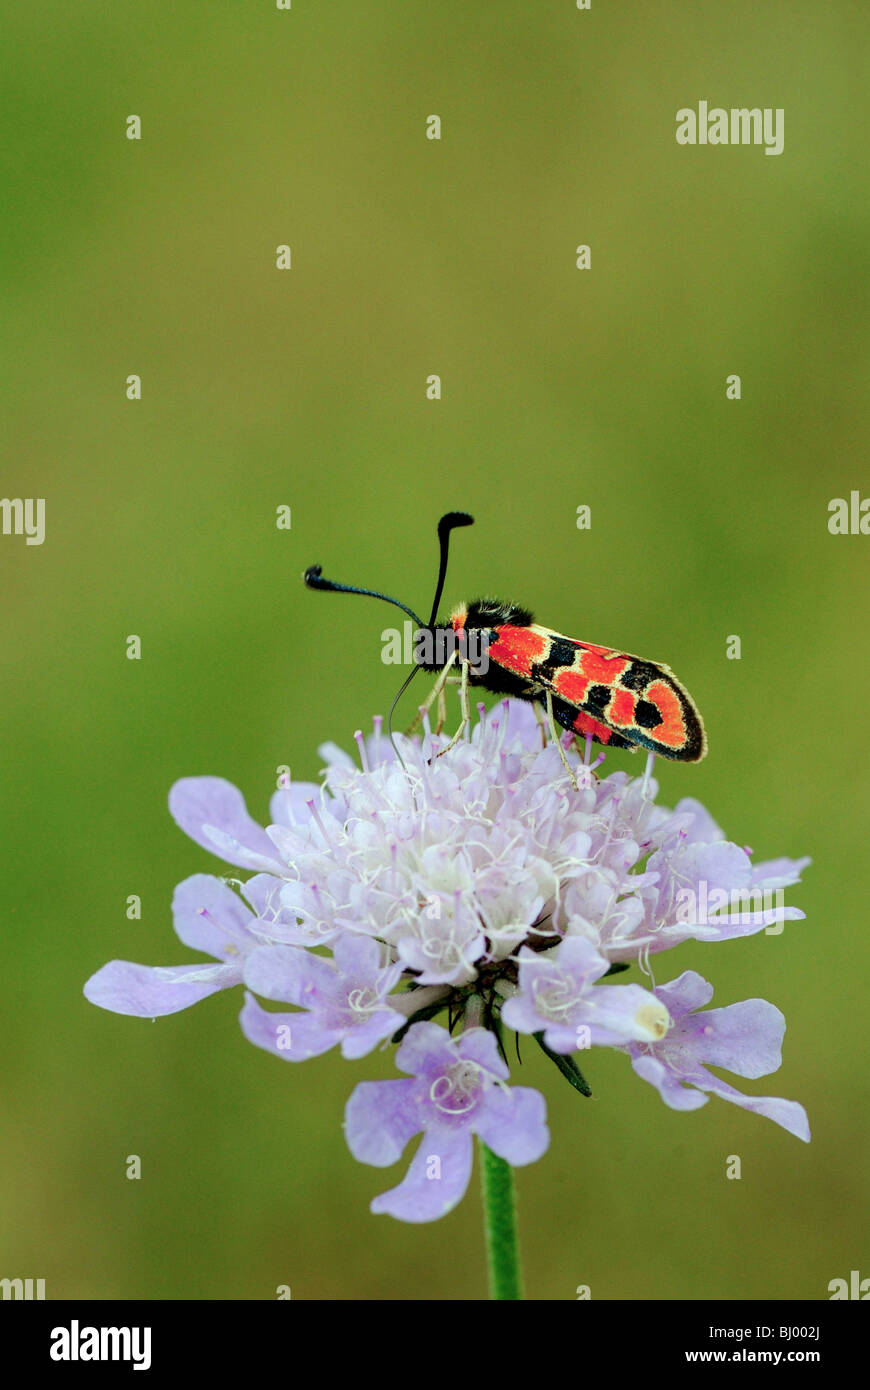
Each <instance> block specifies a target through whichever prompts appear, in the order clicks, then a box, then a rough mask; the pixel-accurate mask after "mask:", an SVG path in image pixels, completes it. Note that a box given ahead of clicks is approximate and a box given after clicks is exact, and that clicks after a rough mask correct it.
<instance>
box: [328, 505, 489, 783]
mask: <svg viewBox="0 0 870 1390" xmlns="http://www.w3.org/2000/svg"><path fill="white" fill-rule="evenodd" d="M473 524H474V517H473V516H469V515H468V512H445V513H444V516H442V518H441V520H440V521H439V522H438V544H439V546H440V551H441V554H440V560H439V564H438V582H437V583H436V585H435V597H434V598H433V600H432V613H431V615H430V618H429V623H428V627H429V628H430V629H431V628H433V627H434V626H435V619H436V618H437V616H438V605H439V603H440V602H441V595H442V593H443V592H444V581H445V579H446V578H447V559H448V552H449V549H450V532H451V531H452V530H453V529H454V528H455V527H457V526H472V525H473ZM303 579H304V580H305V583H306V584H307V585H308V588H309V589H322V590H324V592H326V593H333V594H364V595H365V596H366V597H367V598H379V599H383V601H384V603H392V604H393V605H394V606H395V607H396V608H401V610H402V612H403V613H407V615H408V617H409V618H413V619H414V622H415V623H416V624H417V628H418V629H420V628H423V627H424V626H425V624H424V623H423V621H422V620H421V619H420V618H418V617H417V614H416V613H415V612H414V611H413V609H411V608H409V607H408V606H407V604H405V603H402V602H401V601H400V600H399V599H397V598H391V597H390V595H389V594H382V593H380V592H379V591H378V590H377V589H362V588H360V587H359V585H357V584H337V583H336V582H335V580H334V579H324V577H323V570H322V568H321V566H320V565H310V566H309V567H308V569H307V570H306V571H305V574H304V575H303ZM420 669H421V667H420V666H419V665H417V664H415V665H414V667H413V669H412V670H411V671H409V673H408V675H407V676H406V678H405V680H403V682H402V684H401V685H400V687H399V689H398V691H397V693H396V698H395V699H394V701H393V703H392V705H391V706H390V712H389V714H388V716H387V732H388V734H389V736H390V742H391V743H392V745H393V751H394V753H395V755H396V757H397V758H398V760H399V763H400V764H401V767H402V769H403V770H404V772H405V775H406V776H408V777H409V780H410V774H409V773H408V769H407V766H406V765H405V760H404V758H403V757H402V755H401V753H400V752H399V746H398V744H397V743H396V740H395V738H394V737H393V712H394V710H395V708H396V705H397V704H398V703H399V700H400V699H401V697H402V696H403V695H404V693H405V691H406V690H407V689H408V686H409V685H410V684H411V681H412V680H413V679H414V677H415V676H416V674H417V672H418V671H419V670H420Z"/></svg>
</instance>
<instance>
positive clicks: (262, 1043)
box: [240, 932, 406, 1062]
mask: <svg viewBox="0 0 870 1390" xmlns="http://www.w3.org/2000/svg"><path fill="white" fill-rule="evenodd" d="M401 974H402V966H401V964H398V963H395V964H393V965H387V966H384V964H383V962H382V948H381V947H380V946H378V943H377V942H376V941H373V940H372V938H371V937H369V936H354V935H353V934H352V933H351V932H346V933H345V934H344V936H342V937H340V938H339V940H337V941H336V942H335V945H334V948H333V959H332V960H331V961H330V960H326V959H325V958H324V957H323V956H315V955H313V954H312V953H311V952H310V951H305V950H301V949H300V948H299V947H297V946H258V947H257V949H256V950H254V951H252V952H251V953H250V954H249V955H248V956H247V958H246V960H245V967H244V979H245V984H246V985H248V987H249V988H250V989H252V990H254V991H255V992H256V993H257V994H261V995H262V996H263V998H264V999H277V1000H281V1001H282V1002H284V1003H287V1004H296V1005H297V1006H298V1008H299V1009H301V1010H305V1011H306V1012H304V1013H292V1014H288V1013H267V1012H266V1010H265V1009H261V1008H260V1005H259V1004H258V1003H257V1001H256V1000H255V999H254V998H253V996H252V995H250V994H248V995H246V996H245V1006H244V1008H243V1009H242V1012H241V1015H240V1021H241V1025H242V1031H243V1033H244V1034H245V1037H246V1038H247V1039H248V1041H249V1042H252V1043H256V1044H257V1046H258V1047H264V1048H266V1050H267V1051H268V1052H274V1053H275V1055H276V1056H277V1057H282V1058H284V1060H285V1061H288V1062H303V1061H305V1060H306V1058H308V1057H317V1056H319V1055H320V1053H322V1052H327V1051H328V1050H329V1049H330V1048H331V1047H334V1046H335V1045H336V1043H341V1051H342V1054H343V1056H345V1057H347V1058H354V1057H364V1056H365V1055H366V1053H367V1052H371V1050H372V1048H373V1047H376V1046H377V1044H378V1043H379V1042H382V1041H383V1040H384V1038H388V1037H390V1035H391V1034H392V1033H395V1032H396V1030H397V1029H398V1028H401V1026H402V1024H403V1023H405V1022H406V1018H405V1015H404V1014H401V1013H399V1012H398V1011H397V1010H396V1009H393V1008H391V1007H390V1006H389V1004H387V1003H386V1002H385V999H386V996H387V995H388V994H389V992H390V990H391V989H392V988H393V986H394V985H395V984H397V983H398V980H399V978H400V976H401Z"/></svg>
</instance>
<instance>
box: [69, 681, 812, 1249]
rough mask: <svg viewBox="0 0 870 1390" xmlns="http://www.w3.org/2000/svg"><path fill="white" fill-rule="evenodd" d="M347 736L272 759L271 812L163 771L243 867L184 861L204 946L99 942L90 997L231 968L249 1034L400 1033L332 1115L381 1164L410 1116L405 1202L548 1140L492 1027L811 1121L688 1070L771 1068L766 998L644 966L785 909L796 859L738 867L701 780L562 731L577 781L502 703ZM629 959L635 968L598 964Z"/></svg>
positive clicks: (354, 1037) (194, 942)
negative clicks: (714, 997)
mask: <svg viewBox="0 0 870 1390" xmlns="http://www.w3.org/2000/svg"><path fill="white" fill-rule="evenodd" d="M481 710H482V707H481ZM357 746H358V756H359V762H356V761H354V760H353V759H351V758H350V757H349V756H348V755H347V754H346V753H344V752H342V751H341V750H339V749H337V748H335V747H334V746H332V745H329V746H327V747H326V748H324V749H322V750H321V751H322V753H323V756H324V758H325V761H326V769H325V774H324V784H323V786H322V787H321V786H319V785H316V784H313V783H302V784H298V783H291V782H289V781H285V782H284V783H282V785H281V787H280V788H279V790H278V791H277V792H276V793H275V794H274V796H273V798H272V804H271V824H269V825H268V826H267V827H266V828H265V829H264V828H262V827H261V826H259V825H257V824H256V822H255V821H254V820H252V818H251V817H250V816H249V815H248V812H247V810H246V808H245V803H244V800H243V798H242V796H241V794H240V793H239V792H238V791H237V790H236V789H235V788H234V787H232V786H230V784H229V783H227V782H225V781H223V780H222V779H221V778H216V777H194V778H185V779H183V780H182V781H180V782H178V783H176V785H175V786H174V787H173V789H172V793H171V795H170V809H171V811H172V814H173V816H174V817H175V819H176V821H177V822H178V824H179V825H180V826H181V827H182V829H184V830H185V831H186V832H187V833H188V834H189V835H190V836H191V837H192V838H193V839H194V840H196V842H197V843H198V844H200V845H202V846H203V847H204V848H205V849H207V850H209V851H210V852H211V853H213V854H220V855H222V856H223V857H224V858H225V859H226V860H227V861H228V862H229V863H231V864H233V865H235V866H236V867H237V868H240V869H243V870H246V871H248V872H249V873H250V874H251V877H249V878H248V879H247V880H246V881H245V882H239V880H237V879H227V880H220V879H217V878H213V877H212V876H209V875H205V874H199V875H195V876H194V877H193V878H191V879H187V880H185V882H184V883H182V884H180V885H179V888H178V889H177V891H176V898H175V902H174V915H175V926H176V931H177V933H178V935H179V936H180V937H181V939H182V941H184V942H185V944H187V945H188V946H191V947H193V948H195V949H198V950H202V951H205V952H207V953H209V954H211V955H212V957H214V958H216V959H217V962H218V963H217V964H216V965H211V964H203V965H186V966H178V967H169V968H166V967H164V968H158V969H154V968H151V967H147V966H142V965H134V964H132V963H130V962H120V961H115V962H112V963H111V964H110V965H107V966H105V967H103V969H102V970H100V971H98V972H97V973H96V975H94V976H93V977H92V978H91V980H89V981H88V984H87V985H86V986H85V993H86V995H87V997H88V998H89V999H91V1000H92V1001H93V1002H94V1003H97V1004H100V1005H101V1006H102V1007H104V1008H109V1009H114V1010H115V1011H117V1012H121V1013H135V1014H140V1015H145V1016H149V1015H154V1014H160V1013H171V1012H174V1011H176V1010H178V1009H181V1008H185V1007H186V1006H187V1005H189V1004H192V1003H195V1002H197V1000H199V999H201V998H204V997H205V996H206V995H208V994H211V993H214V992H216V991H217V990H219V989H222V988H225V987H227V986H231V985H236V984H244V985H245V986H246V987H247V990H248V993H247V995H246V998H245V1002H244V1006H243V1008H242V1012H241V1024H242V1028H243V1030H244V1033H245V1036H246V1037H247V1038H248V1039H249V1040H250V1041H252V1042H254V1043H255V1044H257V1045H258V1046H260V1047H263V1048H265V1049H266V1050H268V1051H271V1052H273V1053H275V1055H276V1056H278V1057H281V1058H282V1059H284V1060H289V1061H302V1060H305V1059H306V1058H308V1057H313V1056H316V1055H318V1054H319V1053H323V1052H325V1051H327V1050H328V1049H329V1048H331V1047H334V1046H338V1047H340V1048H341V1051H342V1053H343V1055H344V1057H345V1058H348V1059H356V1058H361V1057H363V1056H365V1055H366V1054H367V1053H368V1052H370V1051H371V1050H372V1048H374V1047H376V1046H378V1045H380V1046H385V1045H386V1042H387V1039H389V1038H390V1037H391V1036H394V1035H395V1036H396V1038H397V1040H401V1045H400V1047H399V1050H398V1052H397V1054H396V1061H397V1065H398V1066H399V1067H400V1068H401V1069H402V1070H404V1071H406V1072H407V1073H409V1075H408V1076H407V1077H406V1078H405V1079H402V1080H397V1081H390V1082H365V1081H364V1082H361V1083H360V1084H359V1085H358V1086H357V1088H356V1090H355V1091H354V1093H353V1095H352V1096H351V1098H350V1101H349V1102H348V1108H347V1116H346V1131H347V1138H348V1143H349V1145H350V1147H351V1150H352V1152H353V1153H354V1155H355V1156H356V1157H357V1158H360V1159H362V1160H363V1161H365V1162H369V1163H374V1164H387V1163H392V1162H394V1161H395V1160H396V1159H397V1158H398V1157H399V1155H400V1154H401V1152H402V1150H403V1149H404V1147H405V1145H406V1144H407V1142H408V1141H409V1139H410V1138H411V1137H412V1136H414V1135H416V1134H418V1133H420V1132H423V1134H424V1140H423V1142H422V1144H421V1146H420V1149H419V1150H418V1152H417V1154H416V1156H415V1158H414V1159H413V1161H412V1164H411V1167H410V1169H409V1172H408V1175H407V1176H406V1178H405V1180H404V1181H403V1182H402V1183H401V1184H400V1185H399V1187H397V1188H395V1189H393V1191H392V1192H388V1193H386V1194H384V1196H382V1197H380V1198H377V1199H376V1200H375V1202H374V1203H373V1210H376V1211H389V1212H391V1213H392V1214H393V1215H394V1216H398V1217H401V1218H402V1219H403V1220H409V1221H421V1220H430V1219H432V1218H434V1217H436V1216H439V1215H441V1214H442V1213H443V1212H445V1211H447V1210H449V1209H450V1207H452V1206H453V1205H455V1203H456V1202H457V1201H458V1200H459V1199H460V1197H461V1196H462V1193H463V1192H464V1191H465V1187H466V1185H467V1182H468V1172H469V1168H470V1163H471V1136H472V1135H473V1134H478V1135H480V1136H481V1137H482V1138H483V1139H484V1141H485V1142H486V1143H487V1144H488V1145H489V1146H490V1148H492V1149H493V1150H494V1152H495V1153H497V1154H501V1155H502V1156H503V1157H504V1158H506V1159H507V1160H508V1161H509V1162H510V1163H514V1164H521V1163H528V1162H532V1161H534V1160H535V1159H536V1158H539V1157H540V1156H541V1154H542V1153H543V1152H544V1151H545V1149H546V1147H547V1142H548V1138H547V1130H546V1126H545V1123H544V1102H543V1099H542V1097H541V1096H540V1095H538V1094H537V1092H534V1091H531V1090H529V1089H528V1088H525V1087H509V1086H508V1084H507V1082H508V1076H509V1071H508V1066H507V1062H506V1052H505V1050H504V1048H503V1045H502V1036H501V1035H502V1031H503V1030H504V1029H506V1028H510V1029H515V1030H516V1031H518V1032H524V1033H530V1034H532V1035H534V1037H535V1038H536V1039H537V1040H538V1041H539V1042H540V1043H541V1046H542V1047H543V1048H544V1050H545V1051H546V1052H547V1054H548V1055H549V1056H551V1057H553V1059H554V1060H555V1061H556V1062H557V1063H558V1064H559V1066H560V1070H563V1071H565V1073H566V1074H568V1075H570V1074H571V1073H572V1069H573V1071H574V1072H576V1075H577V1076H578V1077H579V1075H580V1074H579V1072H577V1069H576V1065H575V1063H574V1062H573V1060H571V1058H570V1054H571V1053H572V1052H573V1051H574V1050H575V1049H577V1048H578V1047H579V1048H582V1049H585V1048H588V1047H594V1046H607V1047H615V1048H620V1049H622V1050H624V1051H626V1052H628V1053H629V1055H630V1056H631V1059H632V1065H633V1066H634V1069H635V1071H636V1072H637V1073H638V1074H639V1075H640V1076H642V1077H643V1078H644V1079H645V1080H648V1081H650V1082H651V1083H652V1084H654V1085H656V1086H657V1087H658V1089H659V1091H660V1093H661V1095H662V1097H663V1099H664V1100H665V1101H666V1103H667V1104H668V1105H670V1106H672V1107H674V1108H681V1109H687V1108H693V1107H695V1106H698V1105H702V1104H704V1102H705V1099H706V1096H707V1095H708V1094H718V1095H720V1096H724V1097H725V1098H726V1099H730V1100H732V1101H733V1102H734V1103H736V1104H738V1105H742V1106H743V1107H744V1108H745V1109H753V1110H756V1111H757V1112H758V1113H760V1114H764V1115H767V1116H768V1117H770V1118H772V1119H774V1120H776V1121H777V1122H778V1123H780V1124H782V1125H784V1126H785V1127H786V1128H787V1129H789V1130H791V1132H792V1133H795V1134H799V1135H800V1137H802V1138H806V1137H808V1129H807V1127H806V1117H805V1115H804V1113H803V1110H802V1108H801V1107H800V1106H798V1105H797V1104H796V1103H795V1102H790V1101H779V1100H769V1099H766V1098H765V1099H755V1098H750V1097H745V1096H742V1095H740V1093H739V1092H737V1091H733V1090H732V1088H730V1087H729V1086H727V1085H726V1083H724V1082H721V1081H719V1079H718V1078H717V1077H715V1076H714V1075H713V1074H712V1073H710V1072H709V1071H707V1066H708V1065H713V1066H727V1067H729V1068H730V1069H731V1070H732V1071H735V1072H737V1073H738V1074H740V1075H743V1076H760V1075H763V1074H765V1073H766V1072H768V1071H771V1070H774V1069H775V1068H776V1066H778V1064H779V1045H780V1043H781V1040H782V1030H783V1027H784V1024H783V1021H782V1016H781V1015H780V1014H779V1012H778V1010H776V1009H774V1007H773V1006H772V1005H770V1004H766V1003H765V1002H764V1001H763V1000H750V1001H746V1002H745V1003H743V1004H734V1005H731V1006H730V1007H729V1008H725V1009H717V1010H711V1011H709V1012H706V1013H702V1014H697V1013H695V1012H694V1010H695V1009H696V1008H697V1006H698V1004H699V1003H706V1002H708V1000H709V997H710V993H709V992H708V993H705V991H710V987H709V986H707V985H706V984H705V983H704V982H703V981H701V982H700V984H698V983H697V982H698V981H700V977H699V976H695V975H694V974H692V973H691V972H689V973H687V974H684V975H683V976H681V977H680V979H678V980H676V981H672V982H671V984H670V985H662V986H660V987H658V988H656V987H655V986H654V981H653V979H652V969H651V964H650V963H651V962H652V961H653V960H654V959H655V957H656V956H658V955H659V954H660V953H661V952H662V951H664V950H666V949H668V948H670V947H672V946H676V945H679V944H681V943H682V942H685V941H687V940H690V939H696V940H702V941H710V942H716V941H723V940H727V939H729V938H736V937H740V936H745V935H747V934H749V933H752V932H758V931H762V930H764V929H767V930H768V931H781V930H782V923H783V922H784V921H787V920H795V919H797V918H800V917H802V916H803V913H801V912H800V911H799V910H798V909H796V908H793V907H786V906H785V905H784V902H783V901H782V895H783V891H784V889H785V888H786V887H788V886H789V885H790V884H793V883H796V882H797V881H798V879H799V876H800V871H801V869H802V868H803V867H804V866H805V864H806V863H807V862H808V861H807V860H788V859H777V860H773V861H771V862H769V863H767V864H760V865H755V864H754V863H753V861H752V857H751V854H750V852H749V851H747V850H745V849H743V848H741V847H739V846H738V845H736V844H732V843H730V842H729V841H727V840H726V839H725V836H724V834H723V832H722V831H721V830H720V829H719V828H718V826H717V825H716V824H715V823H714V822H713V820H712V818H711V817H710V815H709V813H708V812H707V811H706V810H705V809H704V808H703V807H702V806H700V804H699V803H698V802H697V801H694V800H692V799H690V798H687V799H685V800H683V801H681V802H679V803H678V804H677V806H676V807H675V808H674V809H673V810H670V809H668V808H666V807H663V806H659V805H657V803H656V795H657V787H656V783H655V781H654V780H653V779H652V777H651V776H649V775H648V773H647V774H646V775H644V776H643V777H637V778H631V777H629V776H628V775H627V774H626V773H625V772H614V773H611V774H610V775H609V776H607V777H602V778H601V780H599V779H598V778H597V777H595V776H594V775H593V773H592V770H591V769H590V768H585V767H583V766H582V765H580V764H578V762H577V759H576V754H573V753H571V754H569V755H568V756H569V758H571V759H573V760H574V766H575V768H577V769H578V771H580V772H582V773H583V774H584V775H582V776H578V777H577V779H576V780H577V781H578V783H579V786H576V787H575V785H574V784H573V782H572V780H571V778H570V777H569V776H568V774H567V773H566V770H565V767H564V765H563V762H562V759H561V757H560V752H559V749H558V748H557V747H555V746H554V745H552V744H546V745H544V744H543V743H542V739H541V731H540V728H539V726H538V723H537V722H536V720H535V717H534V713H533V711H532V710H531V709H530V707H529V706H527V705H525V704H523V703H522V702H519V701H505V702H503V703H502V704H501V705H500V706H498V707H497V709H496V710H494V711H493V712H492V713H490V714H489V715H486V716H484V715H483V713H481V717H480V719H479V721H478V723H477V724H476V725H475V726H474V728H473V730H472V731H471V734H470V737H468V738H466V739H464V740H460V741H458V742H456V743H454V744H448V740H447V738H446V737H445V736H441V735H437V734H432V733H431V732H430V731H429V729H428V725H425V724H424V733H423V734H422V736H420V737H418V738H414V739H408V738H406V739H404V740H402V742H401V752H402V760H401V762H400V761H399V759H398V758H397V757H396V754H395V751H394V749H393V746H392V744H391V743H390V742H389V741H388V740H386V739H385V738H383V737H382V736H381V731H380V724H379V721H376V724H375V731H374V733H373V735H372V736H371V737H369V738H367V739H364V738H363V737H362V735H357ZM772 895H776V900H775V902H774V900H773V897H772ZM629 965H636V966H638V967H639V968H640V969H641V971H642V972H643V973H644V975H645V977H646V981H647V983H646V985H644V984H641V983H638V982H633V983H630V984H622V983H612V982H611V981H610V980H609V979H608V978H607V977H608V976H611V975H613V974H615V973H617V972H619V971H622V970H624V969H626V968H627V967H628V966H629ZM701 986H703V988H701ZM255 996H260V998H262V999H264V1000H266V1001H270V1002H275V1003H279V1004H286V1005H289V1006H290V1010H291V1011H289V1012H284V1011H282V1012H275V1011H272V1010H267V1009H264V1008H263V1007H262V1005H261V1004H260V1003H259V1002H258V1001H257V999H256V998H255ZM439 1013H445V1014H446V1017H447V1019H448V1021H449V1022H450V1024H451V1027H452V1026H453V1025H455V1024H456V1023H458V1022H459V1021H460V1020H463V1019H464V1021H465V1031H464V1032H463V1033H462V1034H461V1036H459V1037H451V1036H450V1033H448V1032H447V1031H446V1030H445V1029H444V1028H442V1027H441V1026H439V1025H438V1024H435V1023H434V1022H431V1021H430V1020H432V1019H433V1018H434V1017H435V1016H437V1015H438V1014H439ZM584 1065H585V1063H584ZM759 1068H760V1069H759ZM583 1086H585V1082H584V1083H583ZM582 1088H583V1087H581V1086H578V1089H582ZM436 1160H437V1162H436Z"/></svg>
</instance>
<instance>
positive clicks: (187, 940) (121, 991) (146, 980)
mask: <svg viewBox="0 0 870 1390" xmlns="http://www.w3.org/2000/svg"><path fill="white" fill-rule="evenodd" d="M215 780H217V779H215ZM172 917H173V924H174V926H175V931H176V933H177V935H178V937H179V939H180V940H181V941H183V942H184V944H185V946H190V947H191V949H192V950H194V951H203V952H204V953H205V954H206V955H209V956H213V957H215V958H216V959H217V960H218V962H219V964H218V965H208V964H205V963H203V964H200V965H135V964H134V963H133V962H132V961H128V960H113V961H110V962H109V964H108V965H104V966H103V967H102V969H101V970H98V971H97V973H96V974H95V975H92V976H91V978H90V979H89V980H88V982H87V984H86V985H85V989H84V993H85V998H86V999H89V1000H90V1001H91V1003H92V1004H98V1005H99V1006H100V1008H101V1009H111V1010H112V1012H113V1013H116V1014H134V1015H136V1016H138V1017H140V1018H157V1017H159V1016H160V1015H162V1014H174V1013H178V1011H179V1010H180V1009H187V1008H189V1007H190V1005H191V1004H198V1003H199V1001H200V999H205V998H207V996H208V995H209V994H216V993H217V991H218V990H221V989H229V988H230V987H231V986H232V985H238V984H240V983H241V981H242V968H243V965H244V961H245V956H246V955H247V953H248V952H249V951H252V950H253V949H254V948H255V947H257V946H259V945H260V944H261V942H262V940H263V938H262V937H261V936H260V935H258V933H257V930H256V928H257V926H258V919H257V918H256V917H255V916H254V914H253V912H252V911H251V909H250V908H249V907H248V906H247V904H246V903H244V902H243V901H242V899H241V898H240V897H239V896H238V894H237V893H234V892H233V890H232V889H231V888H229V887H228V886H227V885H226V884H225V883H223V882H222V881H221V879H219V878H214V877H213V876H212V875H211V874H193V875H192V877H191V878H186V879H185V880H184V882H183V883H179V885H178V887H177V888H176V890H175V895H174V897H173V899H172Z"/></svg>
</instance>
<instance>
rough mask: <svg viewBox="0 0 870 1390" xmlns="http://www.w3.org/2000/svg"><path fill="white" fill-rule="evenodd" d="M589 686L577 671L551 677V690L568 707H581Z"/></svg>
mask: <svg viewBox="0 0 870 1390" xmlns="http://www.w3.org/2000/svg"><path fill="white" fill-rule="evenodd" d="M490 650H492V648H490ZM591 684H592V682H591V681H590V679H589V677H588V676H584V675H582V674H581V673H580V672H579V671H572V670H567V669H566V670H564V671H557V672H556V674H555V676H554V677H553V689H554V690H555V692H556V694H557V695H561V696H562V699H563V700H567V701H568V704H569V705H582V703H583V701H584V700H585V699H586V691H587V690H588V689H589V687H590V685H591Z"/></svg>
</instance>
